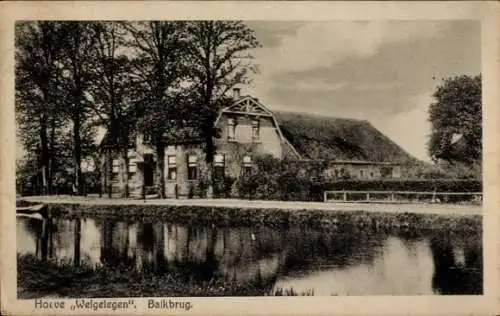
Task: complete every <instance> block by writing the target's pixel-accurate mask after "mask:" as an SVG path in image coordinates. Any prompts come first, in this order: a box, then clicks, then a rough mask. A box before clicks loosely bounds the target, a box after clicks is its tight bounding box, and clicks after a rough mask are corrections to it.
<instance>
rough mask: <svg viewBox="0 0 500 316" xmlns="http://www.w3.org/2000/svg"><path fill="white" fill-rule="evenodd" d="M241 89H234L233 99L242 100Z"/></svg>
mask: <svg viewBox="0 0 500 316" xmlns="http://www.w3.org/2000/svg"><path fill="white" fill-rule="evenodd" d="M240 90H241V89H240V88H233V98H234V99H235V100H238V99H239V98H240Z"/></svg>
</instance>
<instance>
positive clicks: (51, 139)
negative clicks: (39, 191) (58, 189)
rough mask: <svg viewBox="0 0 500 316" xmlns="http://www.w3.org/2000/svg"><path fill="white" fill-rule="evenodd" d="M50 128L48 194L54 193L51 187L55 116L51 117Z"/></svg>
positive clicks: (54, 168) (52, 179) (54, 163)
mask: <svg viewBox="0 0 500 316" xmlns="http://www.w3.org/2000/svg"><path fill="white" fill-rule="evenodd" d="M50 128H51V130H50V143H49V145H50V149H49V150H50V151H49V194H52V193H54V192H53V191H54V190H53V187H54V173H55V170H56V160H55V159H54V157H55V152H54V151H55V148H54V147H55V141H56V140H55V138H56V120H55V118H54V119H52V124H51V127H50Z"/></svg>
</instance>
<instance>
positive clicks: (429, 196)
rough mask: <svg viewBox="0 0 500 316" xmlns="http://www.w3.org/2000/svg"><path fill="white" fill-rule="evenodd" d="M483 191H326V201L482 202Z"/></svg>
mask: <svg viewBox="0 0 500 316" xmlns="http://www.w3.org/2000/svg"><path fill="white" fill-rule="evenodd" d="M482 198H483V193H482V192H435V191H423V192H418V191H352V190H338V191H324V202H325V203H326V202H344V203H348V202H367V203H370V202H371V203H464V202H465V203H473V204H481V203H482Z"/></svg>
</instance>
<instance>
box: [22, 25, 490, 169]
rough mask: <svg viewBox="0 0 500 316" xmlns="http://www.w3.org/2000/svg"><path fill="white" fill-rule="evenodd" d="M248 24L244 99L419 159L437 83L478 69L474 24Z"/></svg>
mask: <svg viewBox="0 0 500 316" xmlns="http://www.w3.org/2000/svg"><path fill="white" fill-rule="evenodd" d="M246 24H247V25H248V26H249V27H250V28H252V29H253V30H254V31H255V34H256V37H257V39H258V40H259V41H260V43H261V45H262V47H261V48H257V49H255V50H253V51H252V55H253V56H254V57H255V59H254V62H255V63H256V64H257V65H258V67H259V73H258V74H255V75H253V76H252V80H253V81H252V83H251V84H250V85H246V86H243V87H241V90H242V94H251V95H253V96H254V97H257V98H259V100H260V101H261V102H262V103H263V104H264V105H266V106H267V107H268V108H270V109H271V110H285V111H296V112H306V113H313V114H320V115H326V116H333V117H347V118H356V119H364V120H367V121H369V122H370V123H372V124H373V125H374V126H375V127H376V128H378V129H379V130H380V131H381V132H383V133H384V134H386V135H387V136H388V137H389V138H391V139H392V140H393V141H394V142H396V143H397V144H399V145H400V146H401V147H402V148H404V149H405V150H406V151H408V152H409V153H410V154H412V155H413V156H415V157H417V158H419V159H422V160H424V161H430V158H429V156H428V153H427V149H426V142H427V139H428V135H429V134H430V123H429V122H428V121H427V117H428V116H427V110H428V107H429V104H430V103H431V102H432V93H433V91H434V90H435V88H436V86H437V85H438V84H439V83H440V80H441V78H445V77H451V76H455V75H461V74H469V75H477V74H479V73H480V71H481V52H480V47H481V39H480V24H479V22H477V21H472V20H456V21H415V22H412V21H389V20H386V21H359V22H357V21H321V22H308V21H247V22H246ZM22 155H23V150H22V148H21V146H20V145H19V144H18V146H17V148H16V157H17V158H20V157H21V156H22Z"/></svg>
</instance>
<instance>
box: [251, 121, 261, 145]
mask: <svg viewBox="0 0 500 316" xmlns="http://www.w3.org/2000/svg"><path fill="white" fill-rule="evenodd" d="M252 142H254V143H258V142H260V122H259V120H253V121H252Z"/></svg>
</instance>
